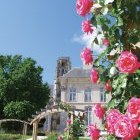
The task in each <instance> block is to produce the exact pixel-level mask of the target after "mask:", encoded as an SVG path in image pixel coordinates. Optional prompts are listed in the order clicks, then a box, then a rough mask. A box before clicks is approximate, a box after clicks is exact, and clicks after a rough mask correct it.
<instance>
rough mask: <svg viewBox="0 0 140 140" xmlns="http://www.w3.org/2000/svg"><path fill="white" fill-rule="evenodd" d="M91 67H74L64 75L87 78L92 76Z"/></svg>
mask: <svg viewBox="0 0 140 140" xmlns="http://www.w3.org/2000/svg"><path fill="white" fill-rule="evenodd" d="M90 73H91V69H83V68H73V69H71V70H70V71H69V72H67V73H66V74H64V75H63V76H62V77H73V78H85V77H90Z"/></svg>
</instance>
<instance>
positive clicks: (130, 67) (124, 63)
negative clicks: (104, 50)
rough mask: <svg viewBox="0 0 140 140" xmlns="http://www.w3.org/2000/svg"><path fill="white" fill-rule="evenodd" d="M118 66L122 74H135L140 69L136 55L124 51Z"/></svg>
mask: <svg viewBox="0 0 140 140" xmlns="http://www.w3.org/2000/svg"><path fill="white" fill-rule="evenodd" d="M117 66H118V68H119V70H120V72H122V73H134V72H135V71H136V70H137V69H138V68H139V67H140V63H139V62H138V58H137V56H136V55H134V54H133V53H131V52H129V51H123V52H122V53H121V55H120V56H119V58H118V60H117Z"/></svg>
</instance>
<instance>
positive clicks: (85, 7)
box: [76, 0, 93, 16]
mask: <svg viewBox="0 0 140 140" xmlns="http://www.w3.org/2000/svg"><path fill="white" fill-rule="evenodd" d="M92 6H93V1H92V0H77V2H76V10H77V13H78V14H79V15H80V16H85V15H86V14H88V13H89V12H90V9H91V7H92Z"/></svg>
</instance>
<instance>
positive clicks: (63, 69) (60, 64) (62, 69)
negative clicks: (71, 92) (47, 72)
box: [56, 57, 71, 78]
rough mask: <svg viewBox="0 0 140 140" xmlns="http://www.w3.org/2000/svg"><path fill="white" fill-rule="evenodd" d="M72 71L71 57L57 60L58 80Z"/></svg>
mask: <svg viewBox="0 0 140 140" xmlns="http://www.w3.org/2000/svg"><path fill="white" fill-rule="evenodd" d="M70 69H71V63H70V58H69V57H60V58H58V60H57V66H56V78H58V77H59V76H63V75H64V74H66V73H67V72H68V71H69V70H70Z"/></svg>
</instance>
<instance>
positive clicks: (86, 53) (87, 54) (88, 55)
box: [80, 48, 93, 64]
mask: <svg viewBox="0 0 140 140" xmlns="http://www.w3.org/2000/svg"><path fill="white" fill-rule="evenodd" d="M80 56H81V59H82V60H83V62H84V63H85V64H91V63H92V62H93V57H92V51H91V50H90V49H89V48H84V50H83V51H82V52H81V55H80Z"/></svg>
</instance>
